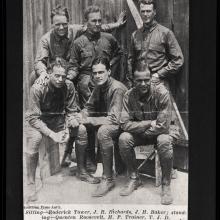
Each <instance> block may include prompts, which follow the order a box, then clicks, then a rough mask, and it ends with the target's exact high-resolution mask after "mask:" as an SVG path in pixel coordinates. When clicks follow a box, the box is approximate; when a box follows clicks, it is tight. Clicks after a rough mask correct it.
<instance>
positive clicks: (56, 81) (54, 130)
mask: <svg viewBox="0 0 220 220" xmlns="http://www.w3.org/2000/svg"><path fill="white" fill-rule="evenodd" d="M77 111H78V106H77V103H76V95H75V89H74V85H73V83H72V82H70V81H68V80H66V62H65V60H63V59H61V58H60V59H57V60H56V62H55V63H52V64H51V73H50V74H49V79H48V80H47V81H45V83H44V84H37V83H34V84H33V86H32V87H31V91H30V108H29V109H28V111H27V113H26V122H27V127H26V137H27V146H26V150H25V153H26V154H25V155H26V164H27V180H28V181H27V182H28V186H29V187H28V188H29V189H30V190H29V195H28V197H29V198H28V200H31V201H34V200H36V199H37V195H36V189H35V174H36V168H37V164H38V158H39V146H40V143H41V141H42V137H43V135H45V136H47V137H48V138H51V139H52V140H53V141H54V142H56V143H63V142H67V145H70V144H71V145H72V144H73V140H74V139H75V140H76V156H77V166H78V168H79V175H80V177H81V179H85V180H86V181H87V182H90V183H98V182H99V180H98V179H96V178H94V177H93V176H91V175H90V174H88V173H87V172H86V170H85V169H84V166H83V164H84V163H85V159H84V157H83V155H84V151H85V149H86V147H87V136H86V135H87V133H86V128H85V127H84V126H83V125H79V123H78V121H77V120H76V119H77ZM64 129H65V132H64ZM69 136H70V138H69ZM82 152H83V153H82Z"/></svg>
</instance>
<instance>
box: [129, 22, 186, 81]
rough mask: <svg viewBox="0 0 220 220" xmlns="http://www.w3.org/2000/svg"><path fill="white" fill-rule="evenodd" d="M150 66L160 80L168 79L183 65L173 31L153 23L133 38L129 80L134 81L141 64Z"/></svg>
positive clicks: (141, 29)
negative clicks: (136, 70) (135, 71)
mask: <svg viewBox="0 0 220 220" xmlns="http://www.w3.org/2000/svg"><path fill="white" fill-rule="evenodd" d="M143 60H144V61H145V62H146V63H147V64H148V67H149V69H150V70H151V74H154V73H157V74H158V76H159V79H160V80H162V81H164V80H165V81H167V79H168V78H169V77H170V76H172V75H173V74H175V73H176V72H177V71H178V70H179V69H180V67H181V66H182V65H183V62H184V58H183V54H182V51H181V48H180V46H179V44H178V42H177V40H176V38H175V36H174V34H173V32H172V31H171V30H169V29H168V28H166V27H164V26H162V25H160V24H158V23H157V22H156V21H153V23H152V24H151V26H150V27H148V28H145V27H144V26H143V27H142V28H140V29H138V30H136V31H135V32H134V33H133V34H132V36H131V48H130V52H129V58H128V78H129V79H130V80H133V72H134V70H135V69H136V67H137V65H139V63H140V62H142V61H143Z"/></svg>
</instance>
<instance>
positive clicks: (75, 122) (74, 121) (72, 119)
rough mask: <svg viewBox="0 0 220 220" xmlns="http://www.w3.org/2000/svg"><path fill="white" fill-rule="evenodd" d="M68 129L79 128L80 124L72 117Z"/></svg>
mask: <svg viewBox="0 0 220 220" xmlns="http://www.w3.org/2000/svg"><path fill="white" fill-rule="evenodd" d="M67 127H69V128H70V127H71V128H76V127H79V122H78V120H77V119H76V118H75V117H71V118H69V120H68V121H67Z"/></svg>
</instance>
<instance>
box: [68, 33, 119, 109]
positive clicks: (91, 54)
mask: <svg viewBox="0 0 220 220" xmlns="http://www.w3.org/2000/svg"><path fill="white" fill-rule="evenodd" d="M121 55H122V51H121V50H120V47H119V45H118V42H117V40H116V39H115V38H114V37H113V36H112V35H111V34H108V33H103V32H101V33H98V34H91V33H89V32H88V31H86V32H85V34H83V35H82V36H80V37H79V38H77V39H76V40H75V41H74V44H73V47H72V48H71V56H70V67H69V70H73V72H74V73H75V74H76V75H77V84H78V92H79V101H80V105H81V107H82V108H83V107H84V105H85V103H86V101H87V100H88V99H89V97H90V95H91V90H90V89H89V83H90V82H91V81H90V74H91V71H92V61H93V60H94V58H95V57H107V58H108V59H109V60H111V64H113V63H115V62H116V61H117V60H119V58H120V56H121Z"/></svg>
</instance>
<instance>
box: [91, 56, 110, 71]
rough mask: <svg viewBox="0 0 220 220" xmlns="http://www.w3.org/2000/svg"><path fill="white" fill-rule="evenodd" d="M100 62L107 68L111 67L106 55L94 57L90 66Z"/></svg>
mask: <svg viewBox="0 0 220 220" xmlns="http://www.w3.org/2000/svg"><path fill="white" fill-rule="evenodd" d="M100 63H101V64H103V65H105V67H106V69H107V70H110V69H111V65H110V61H109V59H108V58H107V57H96V58H95V59H94V60H93V62H92V66H94V65H97V64H100Z"/></svg>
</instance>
